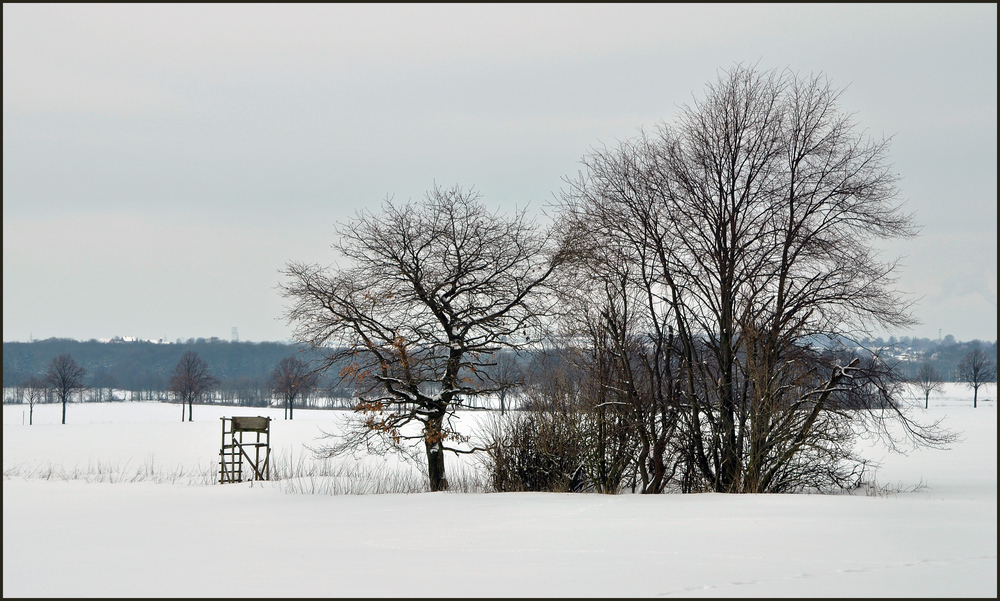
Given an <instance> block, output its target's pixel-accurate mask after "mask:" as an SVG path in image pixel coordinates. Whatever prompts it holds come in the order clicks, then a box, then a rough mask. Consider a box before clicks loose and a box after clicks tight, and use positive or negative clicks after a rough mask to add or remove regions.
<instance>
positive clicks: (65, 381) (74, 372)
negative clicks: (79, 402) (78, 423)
mask: <svg viewBox="0 0 1000 601" xmlns="http://www.w3.org/2000/svg"><path fill="white" fill-rule="evenodd" d="M86 374H87V370H86V369H84V368H83V367H81V366H79V365H77V363H76V361H74V360H73V357H71V356H70V355H69V354H68V353H63V354H62V355H59V356H58V357H56V358H55V359H53V360H52V363H50V364H49V370H48V371H47V372H46V373H45V383H46V384H48V385H49V387H50V388H51V389H52V390H53V391H54V392H55V393H56V396H58V397H59V402H61V403H62V423H63V424H65V423H66V401H68V400H69V397H70V396H71V395H72V394H73V393H74V392H78V391H80V392H82V391H83V390H85V389H86V386H84V383H83V377H84V376H85V375H86Z"/></svg>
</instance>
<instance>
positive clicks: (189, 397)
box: [168, 351, 219, 422]
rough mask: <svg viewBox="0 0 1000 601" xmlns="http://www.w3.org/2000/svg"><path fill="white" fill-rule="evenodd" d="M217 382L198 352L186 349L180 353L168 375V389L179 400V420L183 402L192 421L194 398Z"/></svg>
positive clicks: (182, 411)
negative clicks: (171, 371)
mask: <svg viewBox="0 0 1000 601" xmlns="http://www.w3.org/2000/svg"><path fill="white" fill-rule="evenodd" d="M218 383H219V381H218V380H216V379H215V378H214V377H213V376H212V375H211V374H210V373H208V364H207V363H205V362H204V361H202V360H201V358H200V357H198V353H196V352H194V351H187V352H185V353H184V354H183V355H181V358H180V360H179V361H178V362H177V366H176V367H174V371H173V374H171V376H170V387H169V389H168V390H169V391H170V392H172V393H174V394H175V395H176V396H177V397H178V398H179V399H180V400H181V421H182V422H183V421H184V403H187V410H188V416H187V419H188V421H192V419H191V413H192V405H194V400H195V399H196V398H199V397H201V396H202V395H203V394H205V393H206V392H208V391H209V390H211V389H212V388H213V387H214V386H216V385H217V384H218Z"/></svg>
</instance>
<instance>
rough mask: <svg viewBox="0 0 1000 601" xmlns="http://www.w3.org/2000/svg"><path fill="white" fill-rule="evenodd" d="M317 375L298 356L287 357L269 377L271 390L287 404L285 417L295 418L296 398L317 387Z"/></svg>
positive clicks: (304, 395)
mask: <svg viewBox="0 0 1000 601" xmlns="http://www.w3.org/2000/svg"><path fill="white" fill-rule="evenodd" d="M316 380H317V375H316V373H315V372H313V371H312V370H310V369H309V366H308V365H307V364H306V363H305V362H304V361H302V360H301V359H299V358H298V357H285V358H284V359H282V360H281V361H279V362H278V365H277V367H275V368H274V371H272V372H271V375H270V377H269V378H268V385H269V386H270V388H271V391H272V392H273V393H274V394H275V395H277V396H278V397H280V398H281V400H282V402H283V403H284V406H285V419H293V413H292V412H293V410H294V409H295V399H297V398H299V397H300V396H301V397H306V396H308V395H309V393H311V392H312V391H313V389H314V388H316Z"/></svg>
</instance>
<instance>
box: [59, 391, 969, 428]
mask: <svg viewBox="0 0 1000 601" xmlns="http://www.w3.org/2000/svg"><path fill="white" fill-rule="evenodd" d="M978 399H979V386H973V387H972V408H973V409H975V408H976V401H977V400H978ZM64 423H65V421H64Z"/></svg>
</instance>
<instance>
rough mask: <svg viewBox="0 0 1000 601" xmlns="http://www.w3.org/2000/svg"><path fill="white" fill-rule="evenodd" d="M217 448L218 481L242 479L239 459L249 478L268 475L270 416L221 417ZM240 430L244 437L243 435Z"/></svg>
mask: <svg viewBox="0 0 1000 601" xmlns="http://www.w3.org/2000/svg"><path fill="white" fill-rule="evenodd" d="M221 419H222V448H221V449H220V450H219V484H225V483H227V482H242V481H243V462H244V461H246V463H247V468H248V469H247V476H248V479H249V480H270V479H271V418H270V417H259V416H258V417H223V418H221ZM244 434H246V435H247V438H246V439H244Z"/></svg>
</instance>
